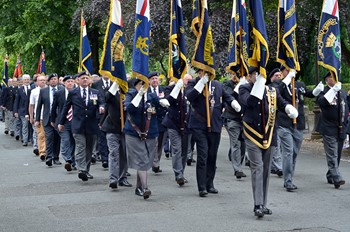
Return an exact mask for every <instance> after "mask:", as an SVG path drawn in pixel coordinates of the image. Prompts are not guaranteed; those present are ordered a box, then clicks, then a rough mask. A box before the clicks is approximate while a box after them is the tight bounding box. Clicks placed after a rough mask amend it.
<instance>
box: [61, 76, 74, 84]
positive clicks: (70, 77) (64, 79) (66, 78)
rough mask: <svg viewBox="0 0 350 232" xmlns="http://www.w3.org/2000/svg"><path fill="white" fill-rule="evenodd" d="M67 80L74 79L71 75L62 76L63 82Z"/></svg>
mask: <svg viewBox="0 0 350 232" xmlns="http://www.w3.org/2000/svg"><path fill="white" fill-rule="evenodd" d="M67 80H74V78H73V77H72V76H71V75H66V76H64V77H63V82H65V81H67Z"/></svg>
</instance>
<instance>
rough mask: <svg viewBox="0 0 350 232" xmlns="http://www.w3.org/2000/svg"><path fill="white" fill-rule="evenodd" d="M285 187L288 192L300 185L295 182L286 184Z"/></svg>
mask: <svg viewBox="0 0 350 232" xmlns="http://www.w3.org/2000/svg"><path fill="white" fill-rule="evenodd" d="M284 187H285V188H286V190H287V192H293V191H294V190H297V189H298V187H297V186H296V185H294V184H288V185H286V184H285V185H284Z"/></svg>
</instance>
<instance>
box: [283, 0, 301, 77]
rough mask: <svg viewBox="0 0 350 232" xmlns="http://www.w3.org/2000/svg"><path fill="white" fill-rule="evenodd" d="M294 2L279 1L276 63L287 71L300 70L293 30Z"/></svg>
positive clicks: (294, 24) (291, 0) (289, 0)
mask: <svg viewBox="0 0 350 232" xmlns="http://www.w3.org/2000/svg"><path fill="white" fill-rule="evenodd" d="M296 27H297V19H296V13H295V0H279V10H278V44H277V62H279V63H280V64H282V65H283V66H284V67H286V68H287V70H291V69H294V70H296V71H299V70H300V65H299V59H298V52H297V42H296V33H295V29H296Z"/></svg>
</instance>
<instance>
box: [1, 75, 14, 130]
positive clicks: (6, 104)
mask: <svg viewBox="0 0 350 232" xmlns="http://www.w3.org/2000/svg"><path fill="white" fill-rule="evenodd" d="M12 82H13V81H12V79H9V80H8V83H7V87H6V88H4V90H3V92H2V103H1V107H2V108H3V109H4V110H5V131H4V132H5V134H10V135H11V136H14V135H15V132H14V131H13V122H14V116H13V100H12V97H13V94H12V91H13V85H12Z"/></svg>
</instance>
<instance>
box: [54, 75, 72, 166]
mask: <svg viewBox="0 0 350 232" xmlns="http://www.w3.org/2000/svg"><path fill="white" fill-rule="evenodd" d="M63 83H64V87H65V88H64V89H61V90H58V91H57V92H56V93H55V95H54V99H53V103H52V108H51V125H52V126H53V127H56V126H57V125H58V123H59V122H60V117H61V116H62V115H61V112H62V109H63V106H64V104H65V103H66V99H67V97H68V93H69V91H71V90H72V89H73V88H74V83H75V81H74V79H73V77H72V76H70V75H67V76H65V77H64V78H63ZM66 118H67V120H66V121H65V124H64V131H62V132H58V133H59V135H60V137H61V148H60V150H61V154H62V157H63V159H64V160H65V161H66V164H65V165H64V168H65V169H66V170H67V171H68V172H70V171H72V168H75V160H74V147H75V142H74V138H73V133H72V129H71V121H72V118H73V110H72V109H69V111H68V115H67V116H66Z"/></svg>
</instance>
